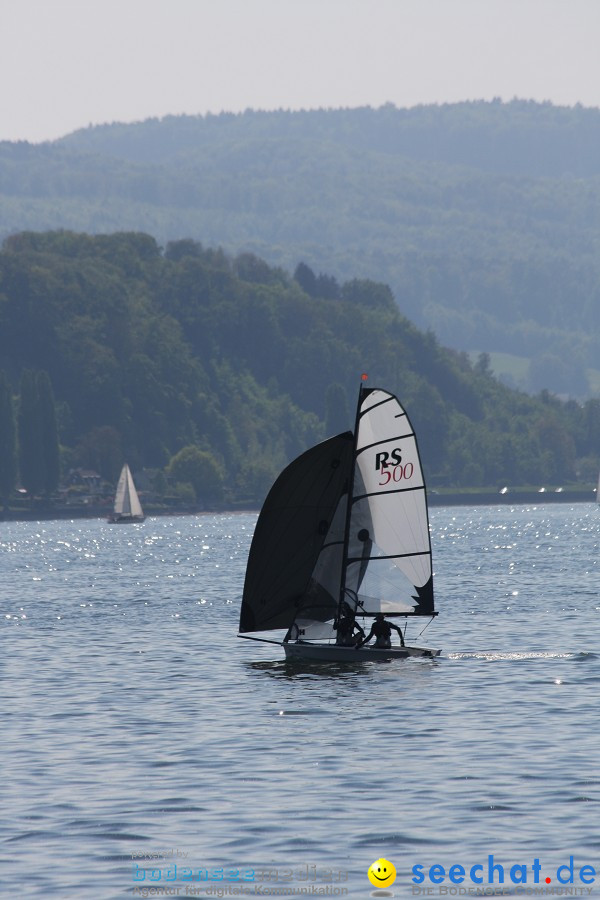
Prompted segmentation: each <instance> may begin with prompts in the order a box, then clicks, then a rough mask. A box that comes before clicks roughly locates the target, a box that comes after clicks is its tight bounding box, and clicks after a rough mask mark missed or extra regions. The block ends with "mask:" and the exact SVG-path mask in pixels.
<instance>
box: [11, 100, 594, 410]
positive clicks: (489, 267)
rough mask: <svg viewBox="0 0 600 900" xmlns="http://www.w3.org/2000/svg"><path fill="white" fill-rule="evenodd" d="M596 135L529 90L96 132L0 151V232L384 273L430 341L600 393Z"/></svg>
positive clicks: (183, 119)
mask: <svg viewBox="0 0 600 900" xmlns="http://www.w3.org/2000/svg"><path fill="white" fill-rule="evenodd" d="M599 146H600V111H598V110H593V109H585V108H582V107H576V108H558V107H553V106H551V105H550V104H536V103H532V102H525V101H513V102H511V103H501V102H497V103H494V102H492V103H484V102H478V103H461V104H455V105H448V106H424V107H418V108H415V109H396V108H395V107H393V106H391V105H389V106H384V107H381V108H379V109H370V108H362V109H342V110H313V111H306V112H289V111H287V112H286V111H283V110H282V111H278V112H270V113H267V112H252V111H249V112H246V113H243V114H239V115H232V114H222V115H218V116H210V115H209V116H205V117H200V116H199V117H190V116H179V117H167V118H164V119H162V120H149V121H145V122H141V123H138V124H133V125H119V124H114V125H106V126H99V127H91V128H88V129H85V130H82V131H78V132H75V133H74V134H71V135H68V136H66V137H65V138H64V139H62V140H60V141H56V142H54V143H51V144H42V145H39V146H33V145H30V144H26V143H4V144H0V237H2V236H6V235H8V234H10V233H14V232H16V231H19V230H23V229H28V230H35V231H38V230H46V229H54V228H67V229H74V230H76V231H85V232H89V233H100V232H106V233H111V232H114V231H129V230H134V231H140V230H141V231H144V232H146V233H149V234H152V235H153V236H154V237H155V238H156V239H157V240H159V241H160V242H161V243H163V244H165V243H166V242H167V241H170V240H177V239H181V238H188V237H191V238H193V239H195V240H198V241H201V242H202V243H203V244H204V245H205V246H214V247H218V246H221V247H223V248H224V249H225V250H227V251H228V252H230V253H232V254H233V255H236V254H237V253H239V252H252V253H254V254H256V255H258V256H260V257H261V258H263V259H266V260H267V261H268V262H269V263H270V264H271V265H280V266H283V267H285V268H286V269H287V270H289V271H293V270H294V267H295V265H296V263H297V262H298V260H299V259H302V260H304V261H305V262H306V263H307V264H308V265H309V266H310V267H311V268H312V269H313V270H314V271H315V272H317V273H318V272H327V273H330V274H331V275H334V276H335V277H336V278H337V279H338V280H340V281H346V280H349V279H351V278H354V277H360V278H370V279H373V280H377V281H380V280H381V281H383V282H385V283H386V284H389V285H390V286H391V288H392V290H393V293H394V296H395V298H396V300H397V302H398V304H399V306H400V309H401V311H402V312H403V313H404V314H405V315H406V316H408V317H409V318H410V319H411V320H412V321H414V322H415V323H416V324H417V325H418V326H419V327H422V328H431V329H432V330H433V331H434V333H435V334H436V336H437V337H438V338H439V340H440V341H441V342H442V343H444V344H447V345H449V346H452V347H455V348H457V349H464V350H476V351H479V350H485V351H489V352H493V353H498V354H499V353H504V354H511V355H512V356H516V357H520V360H515V366H514V367H513V368H514V371H512V376H513V377H514V378H515V379H517V380H516V381H515V383H518V384H519V385H520V386H524V387H526V388H527V389H530V390H531V391H533V392H535V391H537V390H539V389H541V388H542V387H547V388H549V389H551V390H553V391H555V392H557V393H564V394H569V395H571V396H576V397H580V398H583V397H586V396H590V394H591V393H593V392H594V391H596V392H597V391H598V389H599V388H600V372H599V371H598V359H600V255H599V254H598V245H599V240H600V154H599V153H598V147H599ZM500 359H501V357H499V356H495V357H494V365H495V366H496V370H497V371H498V368H497V364H499V361H500ZM516 363H520V364H521V368H520V369H519V368H517V366H516Z"/></svg>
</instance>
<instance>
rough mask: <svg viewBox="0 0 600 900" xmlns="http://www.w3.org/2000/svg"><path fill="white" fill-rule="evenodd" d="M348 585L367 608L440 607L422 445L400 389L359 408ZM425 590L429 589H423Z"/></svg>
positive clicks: (371, 396) (371, 395)
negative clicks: (435, 604) (436, 602)
mask: <svg viewBox="0 0 600 900" xmlns="http://www.w3.org/2000/svg"><path fill="white" fill-rule="evenodd" d="M355 466H356V469H355V476H354V487H353V492H352V513H351V517H350V528H349V535H348V561H347V569H346V581H345V586H346V588H347V589H349V590H351V591H354V592H355V593H356V594H357V596H358V605H359V607H361V608H362V609H364V610H365V611H366V612H369V613H372V614H373V613H376V612H387V613H392V612H397V613H406V612H421V611H423V612H424V613H425V612H426V611H429V607H430V606H431V611H432V610H433V593H432V588H431V576H432V564H431V542H430V537H429V517H428V513H427V498H426V491H425V483H424V480H423V472H422V468H421V461H420V458H419V451H418V448H417V442H416V438H415V434H414V431H413V428H412V426H411V424H410V421H409V419H408V416H407V415H406V412H405V411H404V409H403V408H402V406H401V405H400V403H399V402H398V400H397V398H396V397H395V396H394V395H393V394H389V393H387V391H381V390H372V391H365V392H364V396H363V399H362V402H361V404H360V408H359V417H358V432H357V438H356V463H355ZM421 589H422V590H421Z"/></svg>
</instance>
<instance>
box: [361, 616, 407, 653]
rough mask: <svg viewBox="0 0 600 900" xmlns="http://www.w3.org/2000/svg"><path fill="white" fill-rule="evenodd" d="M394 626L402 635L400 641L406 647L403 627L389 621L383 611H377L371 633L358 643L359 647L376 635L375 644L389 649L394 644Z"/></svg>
mask: <svg viewBox="0 0 600 900" xmlns="http://www.w3.org/2000/svg"><path fill="white" fill-rule="evenodd" d="M392 628H393V629H394V631H397V632H398V634H399V635H400V643H401V645H402V646H403V647H404V636H403V634H402V631H401V629H400V628H398V626H397V625H394V623H393V622H388V621H387V619H386V618H385V617H384V615H383V613H377V615H376V616H375V621H374V622H373V624H372V625H371V630H370V632H369V634H368V635H367V637H366V638H364V639H363V640H362V641H361V642H360V644H357V645H356V646H357V648H358V647H362V646H363V644H367V643H368V642H369V641H370V640H371V638H372V637H374V638H375V646H376V647H379V648H382V649H384V650H387V649H388V648H389V647H391V646H392Z"/></svg>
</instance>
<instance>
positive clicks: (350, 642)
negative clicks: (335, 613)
mask: <svg viewBox="0 0 600 900" xmlns="http://www.w3.org/2000/svg"><path fill="white" fill-rule="evenodd" d="M336 632H337V636H336V639H335V642H336V644H341V646H342V647H355V646H357V645H358V643H359V642H360V638H361V637H362V638H364V636H365V633H364V631H363V630H362V628H361V627H360V625H359V624H358V622H357V621H356V620H355V619H354V614H353V613H345V614H344V615H342V616H340V618H339V619H338V620H337V623H336ZM359 635H360V637H359Z"/></svg>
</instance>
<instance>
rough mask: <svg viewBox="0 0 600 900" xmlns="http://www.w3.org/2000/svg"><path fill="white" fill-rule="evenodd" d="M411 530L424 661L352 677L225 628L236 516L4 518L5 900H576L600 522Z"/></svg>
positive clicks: (240, 536)
mask: <svg viewBox="0 0 600 900" xmlns="http://www.w3.org/2000/svg"><path fill="white" fill-rule="evenodd" d="M431 520H432V522H431V527H432V542H433V550H434V565H435V572H436V599H437V606H438V609H439V611H440V615H439V617H438V618H437V619H436V620H435V622H434V623H433V624H431V625H430V626H429V628H428V629H427V630H426V632H425V634H424V635H423V637H422V638H421V640H422V641H426V642H427V643H429V644H431V645H434V646H440V647H442V648H443V655H442V656H441V657H440V658H438V659H436V660H408V661H395V662H393V663H365V664H362V665H355V666H348V667H344V666H340V665H320V666H313V667H310V666H307V665H304V667H292V666H290V665H288V664H286V663H284V662H283V659H282V651H281V648H278V647H275V646H272V645H269V644H259V643H255V642H252V641H241V640H239V639H237V637H236V631H237V622H238V615H239V600H240V595H241V590H242V585H243V577H244V570H245V563H246V557H247V552H248V547H249V543H250V540H251V536H252V531H253V528H254V524H255V521H256V515H255V514H239V515H203V516H190V517H181V518H159V519H149V520H147V521H146V522H145V523H144V524H143V525H139V526H131V527H124V526H122V527H117V526H109V525H108V524H106V523H104V522H102V521H96V520H89V521H76V522H69V521H60V522H43V523H31V522H28V523H25V522H16V523H15V522H2V523H0V571H1V581H0V585H1V588H0V596H1V610H2V618H1V621H2V652H1V674H2V681H1V690H2V698H1V704H0V740H1V741H2V779H1V783H0V797H1V803H0V894H1V895H2V896H6V897H11V898H12V897H21V896H23V897H29V896H31V897H34V896H35V897H47V898H62V897H64V898H72V897H73V898H84V897H85V898H88V897H89V898H101V900H103V898H115V897H133V896H180V897H183V896H192V895H195V896H205V897H207V896H219V892H220V894H221V896H232V895H234V894H235V892H238V893H243V894H247V895H250V894H251V895H253V896H254V895H264V894H268V893H271V894H273V893H281V892H282V889H286V890H285V893H286V895H298V896H300V895H301V894H302V895H307V894H308V893H309V892H310V896H318V895H319V894H320V895H328V896H351V897H369V896H372V895H374V894H376V892H375V890H374V887H373V886H372V884H371V883H370V882H369V880H368V878H367V869H368V868H369V866H370V865H371V863H372V862H374V861H375V860H377V859H379V858H383V859H385V860H387V861H389V862H391V863H392V864H393V865H394V866H395V867H396V870H397V878H396V880H395V882H394V883H393V884H391V885H389V886H387V889H386V892H387V894H388V895H392V894H393V895H394V896H396V897H403V896H406V897H408V896H414V895H416V894H417V893H418V892H423V890H424V889H428V890H429V891H430V892H433V893H434V894H435V895H439V894H440V893H444V892H446V894H447V895H450V894H451V893H452V892H453V893H454V895H458V894H459V891H462V892H463V893H462V895H469V892H471V894H472V893H473V891H474V890H477V889H480V890H483V889H486V888H487V892H488V893H489V892H490V891H491V890H492V889H494V890H497V891H500V890H503V891H504V892H505V893H512V894H515V895H518V894H520V893H523V892H524V890H525V888H526V887H527V889H528V890H534V889H537V890H538V891H539V890H544V891H548V892H549V891H551V890H552V891H555V890H557V888H559V886H560V885H561V884H563V883H565V884H566V885H567V887H572V888H576V889H577V890H580V891H581V890H588V889H589V888H588V887H587V886H588V885H589V886H591V889H592V890H595V891H596V892H597V890H598V888H597V887H595V885H596V881H597V882H598V885H599V886H600V803H599V801H600V753H599V735H600V699H599V694H600V659H599V654H598V633H599V623H600V597H599V591H598V576H599V571H598V570H599V566H598V559H599V556H600V509H596V507H595V505H592V504H585V503H581V504H575V505H573V506H568V505H547V506H545V505H540V506H537V507H530V508H510V507H507V506H502V507H477V508H475V507H473V508H468V507H436V508H434V509H433V510H431ZM423 624H425V623H420V622H418V623H414V624H412V625H411V626H410V627H409V637H412V638H416V636H417V634H418V631H419V630H420V628H421V627H422V625H423ZM490 856H493V859H492V860H491V861H490V859H489V858H490ZM571 857H573V860H572V865H573V877H572V880H571V881H569V879H570V878H571V875H570V871H571V870H570V866H571ZM536 859H539V861H540V863H539V867H538V869H537V876H536V872H535V869H534V865H535V860H536ZM435 865H438V866H440V867H443V869H440V868H437V869H434V870H433V874H432V876H431V874H430V867H431V866H435ZM478 865H480V866H481V868H477V866H478ZM490 865H492V866H493V865H496V866H497V868H496V869H495V870H491V871H490ZM419 866H421V867H422V868H421V869H419V868H415V867H419ZM452 866H454V867H455V868H454V869H453V870H452V879H453V880H450V875H449V872H450V868H451V867H452ZM457 866H458V867H462V869H461V868H456V867H457ZM498 866H499V867H498ZM560 866H566V868H563V869H562V870H560V869H559V867H560ZM582 866H588V867H590V866H592V867H594V871H597V872H598V873H599V874H598V876H597V877H596V876H595V875H594V876H592V875H591V870H590V869H589V868H587V869H584V870H583V873H581V867H582ZM473 867H475V868H473ZM515 867H516V868H515ZM501 870H502V875H503V877H504V882H503V883H502V884H500V874H501ZM557 870H559V871H558V874H557ZM442 871H443V872H444V876H443V881H442V882H440V881H439V879H440V878H441V877H442V876H441V874H440V873H441V872H442ZM461 871H463V872H464V873H465V874H464V876H461V874H460V873H461ZM415 873H416V874H415ZM419 873H422V876H420V875H419ZM559 875H560V877H558V876H559ZM461 877H462V878H463V880H462V881H461V880H460V879H461ZM524 877H525V878H526V879H527V880H526V881H525V882H524V881H523V878H524ZM536 877H537V881H536V880H535V879H536ZM190 878H191V879H193V880H189V879H190ZM415 878H416V879H417V880H416V881H415V880H414V879H415ZM419 878H421V880H420V881H419ZM479 878H481V879H482V881H481V882H479V881H478V879H479ZM546 878H551V882H550V883H547V882H546ZM590 878H591V879H592V881H590ZM436 879H437V881H436ZM440 884H441V886H440ZM492 884H493V885H495V887H494V888H492V887H490V885H492ZM584 885H585V886H586V887H585V888H584ZM177 892H178V893H177ZM380 894H381V892H380Z"/></svg>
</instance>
